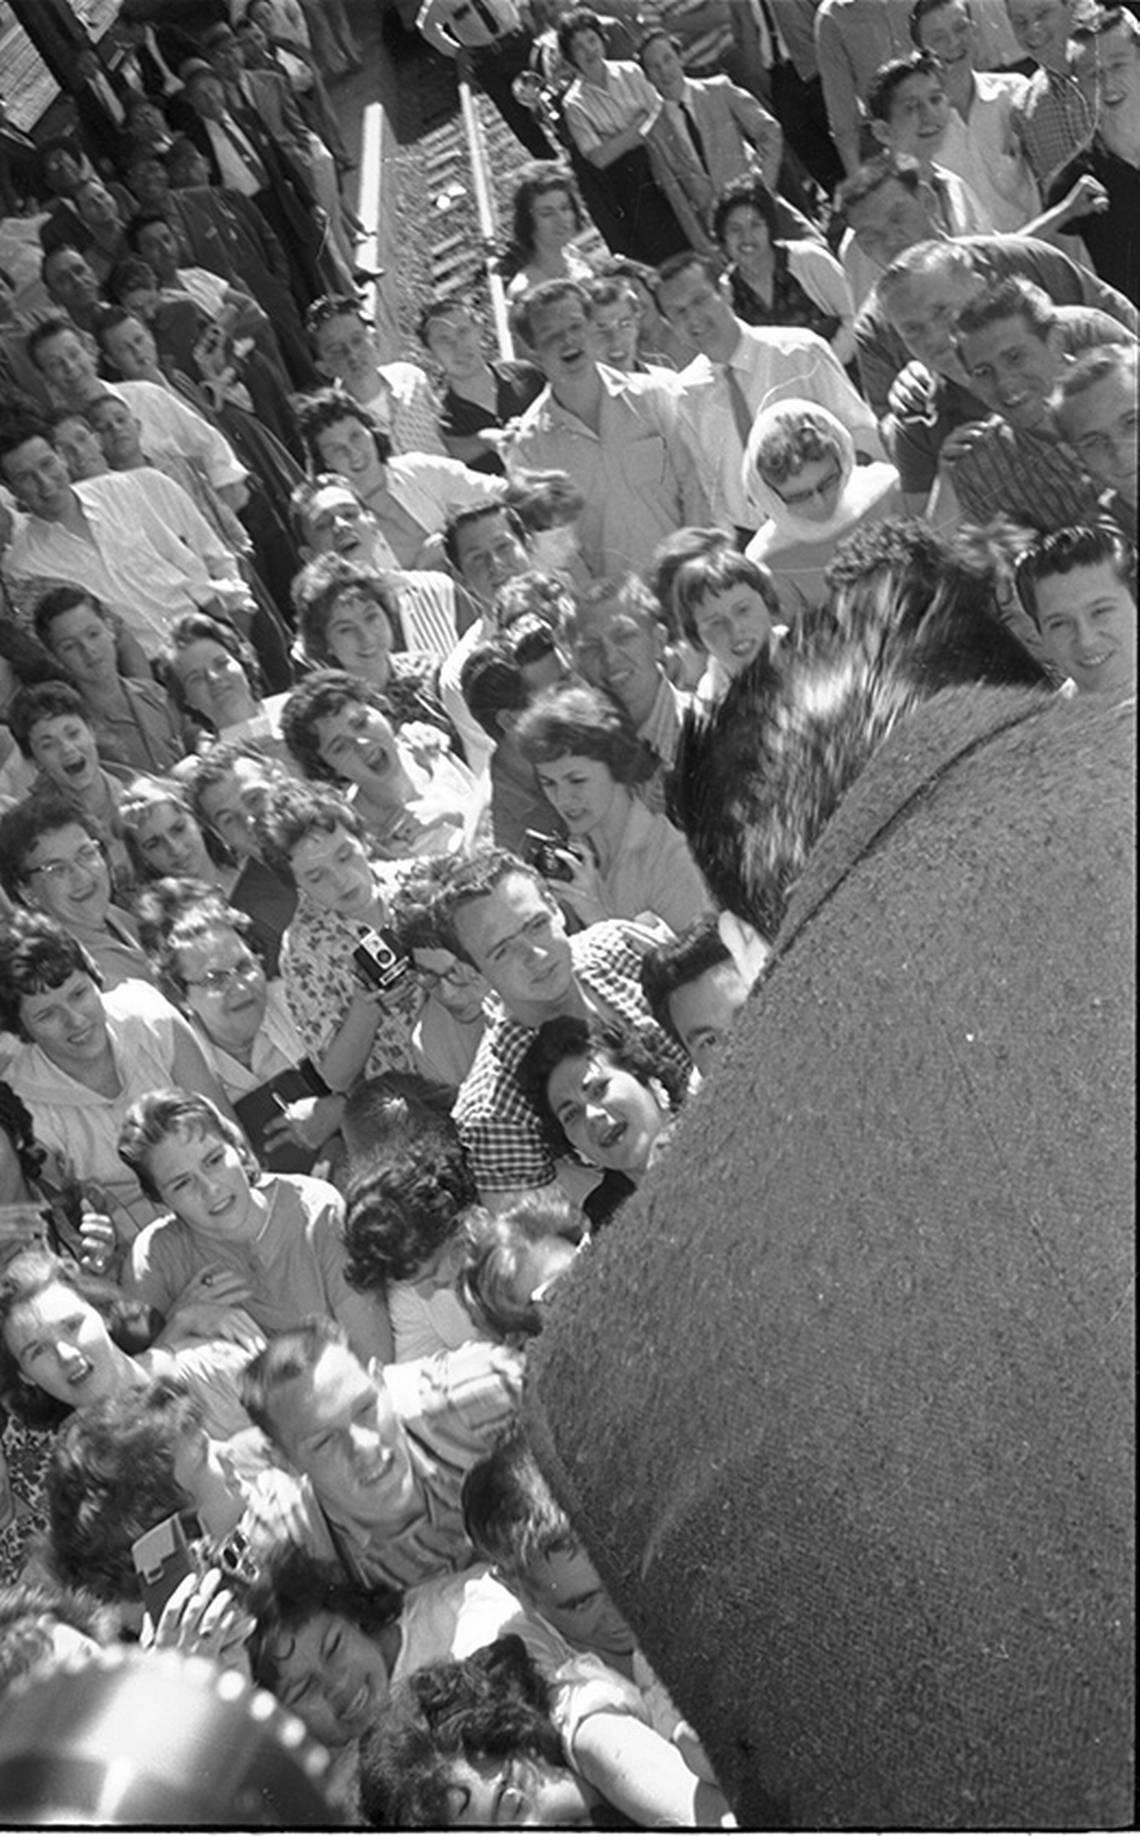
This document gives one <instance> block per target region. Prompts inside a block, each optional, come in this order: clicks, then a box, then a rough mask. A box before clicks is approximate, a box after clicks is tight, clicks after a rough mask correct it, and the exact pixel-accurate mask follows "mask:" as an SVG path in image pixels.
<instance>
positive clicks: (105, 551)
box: [4, 469, 237, 657]
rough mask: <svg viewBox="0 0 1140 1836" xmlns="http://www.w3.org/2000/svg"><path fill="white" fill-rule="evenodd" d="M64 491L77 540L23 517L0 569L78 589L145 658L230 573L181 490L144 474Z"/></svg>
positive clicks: (225, 555) (227, 560) (229, 563)
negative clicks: (114, 620) (72, 500)
mask: <svg viewBox="0 0 1140 1836" xmlns="http://www.w3.org/2000/svg"><path fill="white" fill-rule="evenodd" d="M72 490H73V491H74V492H75V494H76V496H77V497H78V498H79V501H80V503H81V505H82V507H83V514H84V517H85V519H86V526H87V531H88V532H89V535H90V538H91V539H90V540H88V539H87V537H86V536H82V535H75V534H73V533H72V531H71V530H70V529H67V528H65V527H64V525H63V524H62V523H54V522H48V521H47V520H46V519H45V518H43V517H38V516H29V517H27V518H25V519H24V521H23V522H22V523H21V524H20V525H19V526H18V527H17V529H16V533H15V535H14V536H13V538H12V543H11V546H10V547H9V549H8V553H7V555H6V556H5V558H4V572H5V575H6V576H7V577H10V578H11V579H12V581H13V582H14V583H16V584H17V585H18V584H19V583H20V582H22V581H24V582H31V583H33V584H37V583H42V584H43V585H45V586H47V585H50V584H53V583H54V584H57V585H59V584H66V585H68V586H78V587H84V588H85V589H86V590H87V591H88V592H91V593H94V594H95V596H96V597H97V598H98V599H100V600H101V601H102V602H103V604H104V605H106V606H107V607H109V608H110V609H111V610H112V611H115V612H119V613H121V614H122V616H123V619H124V620H125V622H126V623H127V624H128V625H129V627H130V629H131V633H132V635H133V636H134V637H136V638H137V639H138V641H139V643H140V644H141V646H142V648H143V650H144V651H145V652H146V653H147V655H148V656H150V657H153V656H156V655H157V654H158V652H159V651H160V650H161V649H162V648H163V646H164V645H165V643H166V641H167V639H168V637H169V634H170V630H171V627H172V626H173V624H174V622H175V620H176V619H178V618H180V617H181V616H182V615H183V613H186V612H193V611H195V610H197V609H198V608H199V607H200V606H204V605H206V604H207V603H208V602H209V601H210V600H212V599H213V597H214V593H215V591H216V579H225V578H231V579H232V578H234V577H236V575H237V567H236V563H235V562H234V558H233V556H232V555H231V554H230V553H229V552H228V550H226V549H224V548H223V547H222V546H221V544H220V542H219V541H218V539H217V537H216V536H215V534H214V532H213V530H212V529H211V528H210V526H209V524H208V523H207V522H206V521H205V519H204V518H203V517H202V516H201V515H200V514H199V512H198V511H197V510H196V509H195V507H194V505H193V504H192V503H191V501H190V499H189V498H188V497H187V495H186V493H185V491H183V490H181V489H180V488H179V486H178V485H176V484H175V483H174V482H173V480H172V479H169V478H166V477H165V476H164V475H163V474H162V473H161V472H156V471H154V470H152V469H147V470H145V471H135V472H112V473H108V474H106V475H105V476H102V477H99V478H88V479H84V480H83V482H82V483H80V484H77V485H73V486H72Z"/></svg>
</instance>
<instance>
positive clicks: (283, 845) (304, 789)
mask: <svg viewBox="0 0 1140 1836" xmlns="http://www.w3.org/2000/svg"><path fill="white" fill-rule="evenodd" d="M254 829H255V831H256V833H257V838H258V841H259V843H260V844H261V847H262V849H263V851H264V854H265V858H266V860H267V861H268V863H269V865H270V866H271V867H272V868H274V870H275V871H276V872H277V873H279V874H280V875H281V876H282V878H283V879H285V880H287V881H288V883H289V884H290V885H291V886H295V885H296V880H295V879H294V877H293V854H294V851H295V850H296V849H297V848H298V847H299V846H300V844H301V842H303V841H305V840H306V838H307V837H308V836H310V835H335V833H336V831H337V830H338V829H344V830H346V831H347V833H348V834H349V835H353V836H355V837H356V839H357V841H361V840H362V839H363V836H364V828H363V825H362V823H361V821H360V818H359V816H358V815H357V814H356V811H355V810H354V809H353V807H352V805H351V803H349V802H348V801H347V799H346V798H344V797H342V796H341V794H340V792H339V791H335V790H333V788H332V786H331V785H329V786H327V787H326V786H324V785H317V784H294V783H293V782H291V781H290V780H288V779H283V780H282V782H281V783H280V784H275V785H273V787H272V788H271V789H270V790H269V791H268V793H267V795H266V798H265V802H264V804H263V805H262V807H261V808H260V809H259V810H258V812H257V814H256V816H255V817H254Z"/></svg>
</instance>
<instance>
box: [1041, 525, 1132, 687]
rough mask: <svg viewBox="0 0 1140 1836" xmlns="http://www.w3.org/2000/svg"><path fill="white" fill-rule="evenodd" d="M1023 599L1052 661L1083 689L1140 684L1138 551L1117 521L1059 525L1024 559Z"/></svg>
mask: <svg viewBox="0 0 1140 1836" xmlns="http://www.w3.org/2000/svg"><path fill="white" fill-rule="evenodd" d="M1017 588H1018V593H1019V595H1020V598H1021V603H1022V605H1023V606H1024V607H1025V610H1026V611H1027V612H1028V614H1029V616H1030V618H1031V619H1032V620H1033V622H1034V624H1035V625H1036V626H1037V629H1038V630H1039V631H1040V633H1041V643H1042V648H1043V649H1044V651H1045V653H1046V655H1047V657H1048V659H1049V661H1050V662H1051V663H1052V665H1053V667H1054V668H1055V669H1056V670H1058V672H1059V673H1060V674H1061V675H1062V676H1063V678H1064V680H1065V683H1066V684H1070V685H1071V692H1072V691H1075V692H1076V693H1078V694H1081V695H1127V694H1129V693H1130V692H1133V691H1134V690H1135V686H1136V553H1135V550H1134V549H1133V548H1132V547H1131V546H1130V545H1129V543H1127V542H1126V541H1125V540H1124V538H1123V537H1122V536H1121V535H1120V533H1119V531H1117V530H1114V529H1113V528H1112V527H1111V526H1109V525H1105V524H1100V525H1097V526H1093V527H1086V528H1074V529H1057V530H1054V531H1052V532H1051V533H1050V534H1049V535H1046V536H1044V537H1043V538H1042V539H1041V541H1040V542H1038V543H1037V545H1036V546H1035V547H1034V548H1031V549H1029V550H1028V551H1027V553H1026V554H1025V555H1024V556H1023V557H1022V559H1021V561H1020V562H1019V565H1018V570H1017Z"/></svg>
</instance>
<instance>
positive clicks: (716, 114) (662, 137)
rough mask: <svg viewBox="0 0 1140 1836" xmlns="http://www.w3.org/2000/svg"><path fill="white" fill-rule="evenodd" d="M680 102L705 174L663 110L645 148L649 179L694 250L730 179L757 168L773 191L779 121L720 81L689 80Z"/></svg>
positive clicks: (705, 243)
mask: <svg viewBox="0 0 1140 1836" xmlns="http://www.w3.org/2000/svg"><path fill="white" fill-rule="evenodd" d="M685 100H686V102H687V103H689V104H691V106H692V110H693V114H694V117H695V119H696V123H697V130H698V132H699V133H700V136H701V140H702V142H703V143H704V149H705V159H706V161H707V166H708V169H707V171H706V169H705V167H704V166H702V164H701V162H700V160H699V159H698V158H697V155H696V151H695V149H694V148H693V145H692V143H691V141H690V139H689V136H688V134H687V133H686V132H685V130H684V128H683V127H682V126H681V125H680V123H679V122H677V121H676V119H675V117H674V116H673V114H672V111H671V109H670V107H669V106H668V105H666V106H665V107H663V108H662V110H661V113H660V115H659V116H658V118H657V121H656V123H655V124H654V127H653V131H652V133H651V134H650V135H649V136H648V137H647V145H648V148H649V156H650V159H651V161H652V163H653V169H654V176H655V177H656V179H657V182H658V184H659V185H661V187H662V189H663V190H664V191H665V194H666V196H667V197H668V199H669V202H670V203H671V204H672V206H673V208H674V210H675V211H676V212H677V214H678V216H679V218H680V220H681V223H682V226H683V227H684V229H685V231H686V233H687V234H688V236H689V238H690V240H691V241H693V242H694V245H695V246H697V247H701V248H711V246H712V244H711V241H710V238H709V235H708V229H707V224H708V218H709V216H710V215H711V212H712V206H713V203H714V201H715V199H716V197H717V196H718V194H719V193H720V192H721V191H723V190H724V187H725V186H726V185H727V184H728V183H729V181H730V180H731V179H734V178H740V177H741V176H742V175H743V174H744V173H746V172H749V171H754V170H755V169H756V168H757V167H759V170H760V175H761V177H762V178H763V180H764V183H765V184H766V185H767V186H768V188H769V190H771V191H775V190H776V188H777V181H778V176H779V170H780V159H781V156H782V154H783V147H784V136H783V133H782V131H781V129H780V124H779V122H778V121H777V120H776V119H775V117H774V116H773V115H770V114H769V113H768V111H767V109H766V108H762V107H761V105H760V103H759V102H758V101H757V100H756V97H755V96H753V95H750V94H749V92H748V91H747V90H746V89H741V88H740V87H739V85H738V84H736V83H733V82H731V81H730V79H729V78H728V77H726V76H713V77H690V78H689V79H688V82H687V85H686V92H685Z"/></svg>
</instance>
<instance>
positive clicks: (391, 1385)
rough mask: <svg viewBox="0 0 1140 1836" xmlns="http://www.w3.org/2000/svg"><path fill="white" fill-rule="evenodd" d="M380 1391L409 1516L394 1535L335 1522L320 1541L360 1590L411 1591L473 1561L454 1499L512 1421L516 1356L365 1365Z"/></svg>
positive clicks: (500, 1353)
mask: <svg viewBox="0 0 1140 1836" xmlns="http://www.w3.org/2000/svg"><path fill="white" fill-rule="evenodd" d="M371 1368H372V1371H373V1375H374V1376H375V1377H376V1379H377V1381H378V1382H380V1383H383V1384H385V1385H386V1386H387V1389H388V1392H389V1394H390V1396H391V1399H392V1402H393V1404H394V1406H395V1411H396V1416H397V1418H398V1420H399V1422H400V1425H401V1427H402V1428H403V1431H404V1435H405V1437H406V1442H407V1448H408V1453H409V1455H410V1458H411V1464H412V1469H413V1471H414V1473H415V1475H416V1482H417V1483H416V1490H417V1494H418V1501H419V1506H420V1509H419V1512H418V1514H417V1516H416V1517H414V1518H413V1519H412V1522H411V1523H410V1524H406V1525H405V1526H404V1528H403V1529H402V1530H398V1531H396V1532H395V1533H393V1532H392V1531H391V1530H389V1529H387V1528H385V1527H383V1526H379V1525H378V1526H377V1527H376V1528H375V1529H374V1530H373V1531H372V1532H371V1534H365V1533H363V1532H362V1530H361V1527H360V1526H359V1525H355V1524H354V1525H347V1524H338V1523H336V1522H335V1521H334V1520H333V1519H332V1518H331V1517H330V1516H329V1515H328V1513H327V1512H326V1513H325V1518H326V1522H327V1524H328V1528H329V1533H330V1535H331V1537H332V1540H333V1543H334V1544H335V1546H336V1550H337V1554H338V1555H339V1556H340V1559H341V1561H342V1562H343V1564H344V1566H345V1568H346V1569H347V1570H348V1573H349V1574H350V1575H352V1576H353V1577H354V1579H356V1580H357V1581H359V1582H361V1583H363V1584H364V1585H365V1586H370V1587H372V1586H375V1585H376V1583H377V1582H378V1581H386V1582H388V1583H389V1585H391V1586H393V1587H411V1586H413V1585H414V1583H415V1582H417V1581H427V1580H429V1579H430V1578H431V1576H433V1575H441V1574H446V1573H454V1572H456V1571H457V1570H459V1569H461V1568H466V1567H468V1565H469V1564H470V1563H471V1562H473V1561H475V1559H476V1556H475V1551H474V1549H473V1548H472V1546H471V1544H470V1543H469V1542H468V1540H467V1533H466V1531H465V1530H464V1528H463V1512H462V1510H461V1509H460V1495H461V1493H462V1489H463V1481H464V1478H465V1476H466V1474H467V1472H468V1470H469V1469H470V1468H471V1467H472V1466H474V1464H475V1462H476V1460H480V1459H482V1457H483V1455H484V1454H486V1453H489V1452H490V1451H491V1448H492V1447H493V1446H494V1444H495V1441H496V1440H497V1438H498V1436H499V1435H500V1434H501V1432H502V1430H503V1429H504V1428H506V1427H507V1426H508V1424H509V1423H510V1422H511V1421H512V1420H513V1418H514V1415H515V1411H516V1409H517V1408H518V1404H519V1399H520V1397H521V1395H522V1379H523V1370H524V1362H523V1356H522V1354H521V1352H517V1351H512V1350H511V1349H510V1348H509V1347H508V1346H506V1345H488V1344H484V1343H482V1342H481V1341H475V1342H472V1343H471V1344H469V1345H464V1346H461V1347H460V1349H459V1350H458V1351H450V1352H437V1353H436V1354H435V1355H434V1356H433V1357H431V1358H417V1359H414V1360H412V1361H411V1362H409V1363H407V1364H389V1365H387V1366H385V1367H384V1369H383V1370H382V1371H381V1370H380V1368H379V1367H378V1366H375V1365H374V1366H372V1367H371Z"/></svg>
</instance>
